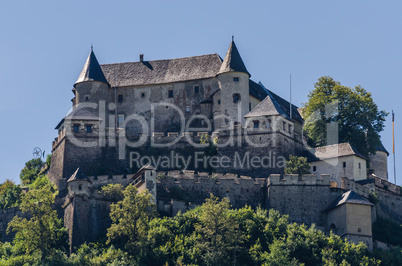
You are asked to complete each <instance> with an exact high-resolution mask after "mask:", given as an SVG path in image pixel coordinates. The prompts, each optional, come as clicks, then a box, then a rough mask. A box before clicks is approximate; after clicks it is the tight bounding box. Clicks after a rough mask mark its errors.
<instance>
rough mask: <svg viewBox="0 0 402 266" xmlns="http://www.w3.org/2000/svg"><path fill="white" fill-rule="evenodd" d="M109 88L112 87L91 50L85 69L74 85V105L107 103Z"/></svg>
mask: <svg viewBox="0 0 402 266" xmlns="http://www.w3.org/2000/svg"><path fill="white" fill-rule="evenodd" d="M109 87H110V85H109V83H108V82H107V80H106V78H105V75H104V74H103V71H102V68H101V67H100V65H99V63H98V60H97V59H96V56H95V54H94V51H93V49H92V48H91V52H90V53H89V55H88V58H87V61H86V62H85V65H84V68H83V69H82V71H81V74H80V76H79V77H78V79H77V81H76V82H75V84H74V89H73V92H74V94H75V98H74V99H73V105H74V106H76V105H78V104H81V103H86V102H90V103H96V104H99V101H107V99H108V88H109Z"/></svg>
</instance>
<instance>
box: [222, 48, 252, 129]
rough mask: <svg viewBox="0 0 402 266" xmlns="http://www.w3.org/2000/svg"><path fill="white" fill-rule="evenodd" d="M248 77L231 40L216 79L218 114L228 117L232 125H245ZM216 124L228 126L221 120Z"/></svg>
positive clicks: (247, 106)
mask: <svg viewBox="0 0 402 266" xmlns="http://www.w3.org/2000/svg"><path fill="white" fill-rule="evenodd" d="M250 76H251V75H250V73H249V72H248V71H247V69H246V66H245V65H244V63H243V60H242V59H241V56H240V53H239V51H238V50H237V47H236V44H235V43H234V41H233V40H232V42H231V44H230V46H229V49H228V51H227V53H226V56H225V59H224V60H223V62H222V66H221V68H220V70H219V72H218V74H217V78H218V82H219V88H220V99H219V102H220V109H221V111H220V114H221V115H225V116H227V117H230V119H231V120H232V122H233V123H234V124H242V125H243V126H244V125H245V119H244V117H243V116H244V115H246V114H247V113H248V112H249V102H250V99H249V97H250V96H249V78H250ZM216 123H217V125H218V127H219V126H224V127H226V126H229V124H228V123H227V122H226V123H225V122H224V120H223V119H222V118H221V119H216Z"/></svg>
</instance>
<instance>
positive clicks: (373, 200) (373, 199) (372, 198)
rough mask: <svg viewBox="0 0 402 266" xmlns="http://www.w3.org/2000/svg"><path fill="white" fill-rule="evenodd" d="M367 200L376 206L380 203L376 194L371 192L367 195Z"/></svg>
mask: <svg viewBox="0 0 402 266" xmlns="http://www.w3.org/2000/svg"><path fill="white" fill-rule="evenodd" d="M368 200H369V201H370V202H371V203H373V204H377V203H379V202H380V199H379V198H378V195H377V193H374V192H372V191H370V193H369V196H368Z"/></svg>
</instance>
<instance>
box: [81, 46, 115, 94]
mask: <svg viewBox="0 0 402 266" xmlns="http://www.w3.org/2000/svg"><path fill="white" fill-rule="evenodd" d="M87 81H100V82H105V83H107V84H109V83H108V82H107V80H106V78H105V75H104V74H103V72H102V69H101V67H100V65H99V63H98V60H97V59H96V56H95V54H94V52H93V50H92V49H91V52H90V53H89V55H88V58H87V61H86V62H85V65H84V68H83V69H82V71H81V74H80V76H79V77H78V79H77V81H76V82H75V84H74V87H75V85H77V84H78V83H81V82H87Z"/></svg>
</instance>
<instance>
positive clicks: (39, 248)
mask: <svg viewBox="0 0 402 266" xmlns="http://www.w3.org/2000/svg"><path fill="white" fill-rule="evenodd" d="M54 199H55V193H53V192H52V189H51V187H50V186H45V187H42V188H40V189H32V190H30V191H29V192H28V193H27V194H25V196H24V197H23V198H22V201H21V205H20V209H21V210H22V212H23V213H28V214H29V217H30V218H29V219H27V218H21V217H18V216H16V217H14V218H13V220H11V222H10V223H9V224H8V228H7V231H8V232H10V231H11V230H12V231H15V232H16V235H15V238H14V241H13V252H14V254H15V255H29V256H31V255H32V256H35V254H36V255H37V254H39V257H40V258H41V260H42V261H43V260H46V259H47V258H49V257H50V255H51V254H52V253H53V251H54V250H55V249H56V248H59V249H63V248H66V245H67V233H66V229H65V228H64V227H63V222H62V220H61V219H58V217H57V213H56V211H55V210H53V209H52V204H53V203H54Z"/></svg>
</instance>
